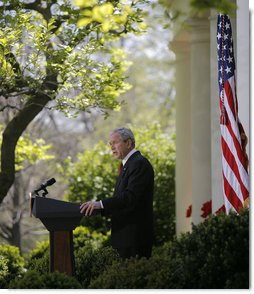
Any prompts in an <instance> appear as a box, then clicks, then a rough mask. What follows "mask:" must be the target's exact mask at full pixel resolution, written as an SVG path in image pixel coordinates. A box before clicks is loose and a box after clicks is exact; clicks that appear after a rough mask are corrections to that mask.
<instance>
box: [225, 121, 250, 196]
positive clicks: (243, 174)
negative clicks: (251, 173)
mask: <svg viewBox="0 0 254 294" xmlns="http://www.w3.org/2000/svg"><path fill="white" fill-rule="evenodd" d="M221 135H222V137H223V139H224V140H225V142H226V143H227V145H228V146H230V147H229V149H230V150H231V152H232V154H233V156H234V158H235V161H236V164H237V166H238V170H239V174H240V177H241V180H242V182H243V184H244V186H245V188H246V189H247V190H248V191H249V188H248V187H249V183H248V179H249V177H248V174H247V171H246V170H245V168H244V166H243V165H242V163H241V161H240V160H239V158H238V155H237V151H236V148H235V145H234V141H233V139H232V136H231V134H230V132H229V131H228V128H227V127H226V125H221Z"/></svg>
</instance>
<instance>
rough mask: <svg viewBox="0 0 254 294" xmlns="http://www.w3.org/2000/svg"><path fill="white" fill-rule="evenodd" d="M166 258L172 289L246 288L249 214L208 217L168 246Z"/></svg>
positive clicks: (247, 282) (245, 211) (247, 280)
mask: <svg viewBox="0 0 254 294" xmlns="http://www.w3.org/2000/svg"><path fill="white" fill-rule="evenodd" d="M169 258H170V261H171V265H170V271H169V272H168V283H169V285H170V287H172V288H188V289H194V288H198V289H223V288H231V287H234V288H248V287H249V211H248V210H243V211H242V212H241V213H240V215H236V214H234V213H231V214H229V215H224V214H221V215H219V216H211V217H209V218H208V219H206V220H205V221H204V222H203V223H201V224H199V225H197V226H193V229H192V232H191V233H186V234H183V235H182V236H181V237H180V238H179V239H178V240H176V241H175V242H173V243H172V246H171V247H170V249H169ZM215 269H216V270H215ZM193 273H195V275H194V274H193ZM236 277H241V279H240V280H235V278H236Z"/></svg>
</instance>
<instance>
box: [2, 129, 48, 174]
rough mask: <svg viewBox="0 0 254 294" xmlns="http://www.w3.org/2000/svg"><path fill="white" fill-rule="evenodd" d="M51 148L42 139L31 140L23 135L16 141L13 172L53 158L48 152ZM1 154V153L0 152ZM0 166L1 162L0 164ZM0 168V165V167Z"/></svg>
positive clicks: (27, 135) (26, 135)
mask: <svg viewBox="0 0 254 294" xmlns="http://www.w3.org/2000/svg"><path fill="white" fill-rule="evenodd" d="M1 144H2V127H1V126H0V145H1ZM51 148H52V146H51V145H49V144H46V143H45V141H44V140H43V139H35V140H32V139H31V138H30V135H29V134H24V135H23V136H21V137H20V138H19V140H18V143H17V147H16V151H15V153H16V156H15V170H16V171H17V172H18V171H21V170H23V169H25V168H26V166H28V165H33V164H35V163H36V162H38V161H42V160H43V161H44V160H45V161H46V160H51V159H53V158H54V156H53V155H50V154H49V153H48V151H49V150H50V149H51ZM0 154H1V151H0ZM0 164H1V162H0ZM0 167H1V165H0Z"/></svg>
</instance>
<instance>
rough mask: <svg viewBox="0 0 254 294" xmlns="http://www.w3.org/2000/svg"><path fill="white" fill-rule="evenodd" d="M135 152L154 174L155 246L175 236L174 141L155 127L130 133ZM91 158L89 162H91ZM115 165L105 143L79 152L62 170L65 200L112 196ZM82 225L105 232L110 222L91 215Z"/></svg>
mask: <svg viewBox="0 0 254 294" xmlns="http://www.w3.org/2000/svg"><path fill="white" fill-rule="evenodd" d="M133 131H134V134H135V137H136V142H137V149H138V150H140V151H141V153H142V154H143V155H144V156H146V157H147V158H148V159H149V160H150V161H151V163H152V165H153V167H154V171H155V189H154V223H155V244H156V245H158V244H163V242H165V241H167V240H171V239H172V238H173V236H174V234H175V142H174V138H172V137H170V136H168V135H166V134H163V133H162V131H161V128H160V126H159V125H158V124H154V125H152V126H150V127H149V129H140V130H133ZM91 159H92V160H91ZM118 164H119V162H117V161H116V160H115V159H114V158H113V156H112V154H111V151H110V149H109V147H108V146H106V144H105V143H104V142H100V143H98V144H97V145H96V146H95V147H94V148H93V149H89V150H85V151H84V152H83V153H79V154H78V156H77V161H76V162H75V163H73V162H68V163H67V168H66V170H64V175H65V178H67V179H68V180H69V191H68V194H67V195H66V197H67V198H68V200H69V201H71V202H83V201H88V200H97V199H102V198H104V197H111V196H112V194H113V190H114V185H115V180H116V174H117V165H118ZM82 224H83V225H85V226H87V227H90V228H92V229H95V230H97V231H101V232H104V233H106V232H107V231H108V230H109V228H110V226H109V219H106V218H104V217H101V216H100V215H98V216H92V217H85V218H83V219H82Z"/></svg>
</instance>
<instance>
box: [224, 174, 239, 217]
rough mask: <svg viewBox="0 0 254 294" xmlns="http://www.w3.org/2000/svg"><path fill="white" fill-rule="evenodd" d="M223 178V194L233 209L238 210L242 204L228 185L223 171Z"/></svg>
mask: <svg viewBox="0 0 254 294" xmlns="http://www.w3.org/2000/svg"><path fill="white" fill-rule="evenodd" d="M223 180H224V191H225V196H226V197H227V199H228V201H229V202H230V203H231V204H232V206H233V207H234V209H235V210H236V211H237V212H238V210H239V208H242V207H243V204H242V202H241V201H240V199H239V198H238V196H237V195H236V193H235V191H234V190H233V189H232V187H231V186H230V184H229V182H228V180H227V179H226V177H225V176H224V173H223Z"/></svg>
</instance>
